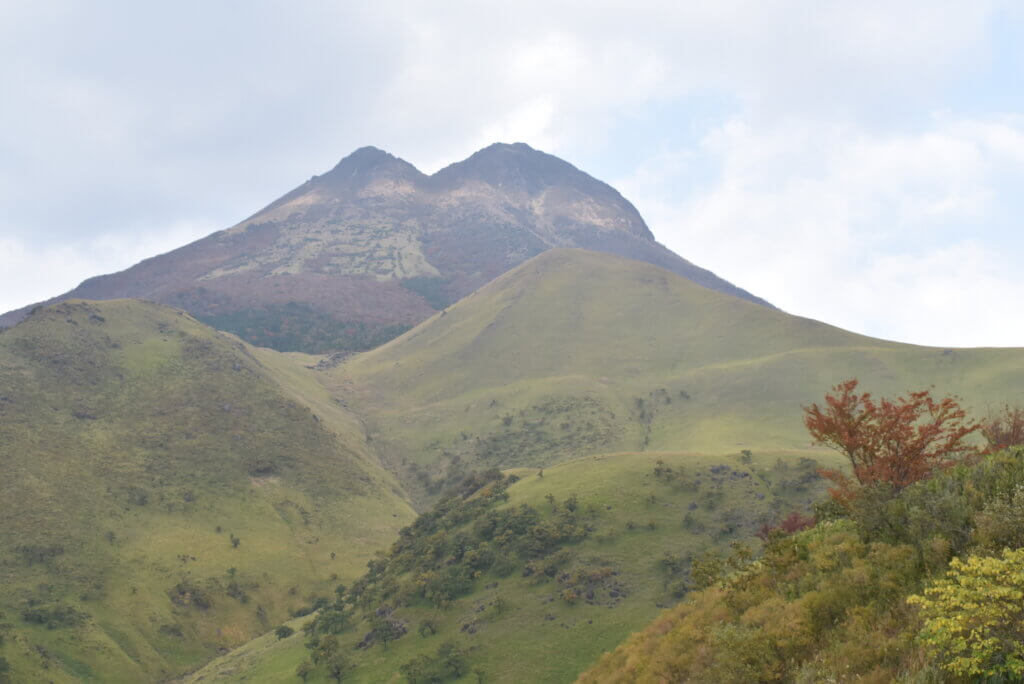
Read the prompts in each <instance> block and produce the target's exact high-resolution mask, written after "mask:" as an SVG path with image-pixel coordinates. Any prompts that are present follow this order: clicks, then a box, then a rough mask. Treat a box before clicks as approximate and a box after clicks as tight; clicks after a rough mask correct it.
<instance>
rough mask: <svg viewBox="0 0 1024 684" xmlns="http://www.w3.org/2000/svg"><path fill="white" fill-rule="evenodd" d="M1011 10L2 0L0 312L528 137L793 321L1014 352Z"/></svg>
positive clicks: (961, 5) (1017, 280)
mask: <svg viewBox="0 0 1024 684" xmlns="http://www.w3.org/2000/svg"><path fill="white" fill-rule="evenodd" d="M1020 6H1021V5H1020V3H999V2H985V1H984V0H970V1H965V2H941V1H936V0H931V1H928V2H916V3H910V2H894V1H893V0H886V1H885V2H874V1H873V0H859V1H857V2H827V3H822V2H809V1H806V0H804V1H801V2H763V1H750V2H741V1H728V0H716V1H715V2H700V3H697V2H679V1H678V0H676V1H673V2H642V1H640V2H638V1H637V0H633V1H632V2H629V3H602V2H597V1H595V0H587V1H586V2H564V3H552V2H525V1H519V2H514V3H507V2H506V3H501V4H498V3H485V2H480V1H473V2H464V3H461V2H447V1H446V2H436V1H435V2H386V1H384V2H374V3H367V2H352V3H344V2H296V1H294V0H292V1H290V2H254V1H245V2H241V1H238V2H209V1H205V2H186V1H176V2H170V3H159V4H157V3H139V2H103V1H102V0H93V1H90V2H61V1H59V0H43V1H41V2H38V3H28V2H15V1H13V0H0V93H2V94H0V102H2V104H0V207H2V210H0V311H6V310H9V309H12V308H15V307H18V306H21V305H25V304H28V303H31V302H34V301H38V300H40V299H44V298H47V297H50V296H53V295H56V294H59V293H61V292H63V291H66V290H68V289H70V288H72V287H74V286H75V285H77V284H78V283H79V282H80V281H81V280H83V279H84V278H86V277H89V276H91V275H96V274H99V273H105V272H110V271H114V270H120V269H123V268H126V267H128V266H130V265H131V264H133V263H135V262H136V261H138V260H139V259H141V258H144V257H147V256H152V255H153V254H156V253H159V252H163V251H167V250H169V249H172V248H174V247H177V246H179V245H182V244H184V243H186V242H189V241H191V240H193V239H195V238H198V237H201V236H203V235H206V234H208V233H210V232H213V231H215V230H219V229H222V228H226V227H228V226H230V225H232V224H234V223H235V222H237V221H239V220H241V219H242V218H244V217H246V216H248V215H249V214H252V213H254V212H255V211H257V210H258V209H260V208H261V207H262V206H264V205H266V204H268V203H269V202H270V201H272V200H273V199H275V198H276V197H278V196H280V195H282V194H284V193H285V192H287V191H288V190H290V189H291V188H293V187H294V186H296V185H298V184H300V183H301V182H303V181H305V180H306V179H308V178H309V177H310V176H311V175H313V174H319V173H322V172H323V171H325V170H327V169H329V168H330V167H331V166H333V165H334V164H335V163H336V162H337V161H338V159H340V158H341V157H343V156H345V155H347V154H348V153H349V152H351V151H352V150H353V149H355V148H357V147H360V146H363V145H376V146H378V147H381V148H383V149H386V150H388V151H389V152H392V153H393V154H395V155H397V156H400V157H402V158H404V159H406V160H408V161H410V162H411V163H413V164H415V165H416V166H417V167H419V168H420V169H421V170H423V171H426V172H432V171H434V170H436V169H438V168H440V167H441V166H443V165H445V164H447V163H450V162H453V161H457V160H459V159H462V158H464V157H466V156H468V155H469V154H470V153H472V152H473V151H475V150H476V149H478V148H480V147H483V146H485V145H487V144H489V143H491V142H495V141H504V142H515V141H523V142H527V143H529V144H530V145H532V146H534V147H536V148H538V149H542V150H544V151H547V152H550V153H552V154H555V155H558V156H560V157H562V158H564V159H566V160H567V161H569V162H571V163H573V164H575V165H576V166H578V167H580V168H581V169H583V170H584V171H587V172H588V173H590V174H591V175H594V176H596V177H598V178H600V179H602V180H604V181H607V182H609V183H611V184H612V185H613V186H615V187H616V188H618V189H619V190H620V191H622V193H623V194H624V195H625V196H626V197H627V198H629V199H630V200H632V201H633V203H634V204H635V205H636V206H637V208H638V209H639V210H640V213H641V214H642V215H643V216H644V218H645V219H646V220H647V222H648V224H649V225H650V227H651V230H652V231H653V232H654V234H655V236H656V237H657V238H658V240H660V241H661V242H663V243H665V244H666V245H667V246H669V247H670V248H671V249H673V250H675V251H676V252H678V253H679V254H681V255H682V256H683V257H685V258H687V259H689V260H691V261H693V262H694V263H697V264H699V265H701V266H704V267H706V268H710V269H711V270H713V271H715V272H716V273H718V274H719V275H721V276H722V277H724V278H726V279H728V280H730V281H732V282H734V283H736V284H737V285H740V286H741V287H744V288H746V289H748V290H750V291H751V292H753V293H755V294H757V295H759V296H762V297H764V298H765V299H768V300H769V301H771V302H772V303H774V304H776V305H777V306H779V307H780V308H782V309H785V310H786V311H789V312H791V313H795V314H800V315H804V316H809V317H812V318H817V319H820V320H823V321H827V322H829V323H833V324H836V325H839V326H842V327H844V328H848V329H851V330H855V331H857V332H864V333H867V334H871V335H875V336H879V337H884V338H889V339H896V340H901V341H907V342H916V343H921V344H932V345H938V346H967V345H1001V346H1024V316H1021V315H1020V311H1021V309H1022V306H1021V303H1022V302H1024V258H1022V257H1024V230H1022V229H1021V216H1022V215H1024V30H1022V29H1024V11H1022V10H1021V9H1019V7H1020Z"/></svg>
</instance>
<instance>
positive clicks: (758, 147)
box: [619, 117, 1024, 346]
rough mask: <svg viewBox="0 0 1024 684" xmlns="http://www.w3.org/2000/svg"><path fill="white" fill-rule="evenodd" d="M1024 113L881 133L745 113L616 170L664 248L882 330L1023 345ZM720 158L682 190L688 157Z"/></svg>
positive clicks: (903, 337)
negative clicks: (1023, 141)
mask: <svg viewBox="0 0 1024 684" xmlns="http://www.w3.org/2000/svg"><path fill="white" fill-rule="evenodd" d="M1021 123H1022V122H1020V121H1016V120H1010V119H1003V120H994V121H993V120H950V119H946V118H944V117H937V118H935V119H934V120H933V122H932V124H931V126H930V128H929V130H926V131H923V132H918V133H913V134H892V135H877V134H872V133H869V132H865V131H863V130H857V129H854V128H852V127H850V126H836V125H822V124H815V123H814V122H802V123H801V124H799V125H798V124H797V123H796V122H790V123H789V124H787V125H784V126H781V127H777V128H774V129H771V130H767V131H766V130H758V131H755V130H754V129H752V128H751V127H750V126H748V125H746V124H744V123H743V122H742V121H739V120H733V121H730V122H727V123H726V124H724V125H723V126H721V127H720V128H719V129H717V130H715V131H712V132H711V133H709V134H708V135H707V136H706V137H705V138H704V139H703V140H702V141H701V144H700V145H699V146H698V147H697V148H696V149H695V150H687V151H684V152H681V153H680V154H679V155H676V156H667V157H665V158H664V160H663V161H662V162H660V163H658V164H657V165H656V166H655V168H653V169H646V170H644V171H643V172H642V173H641V174H640V175H639V176H637V177H636V178H634V179H625V180H623V181H621V182H620V183H619V184H620V185H621V186H622V187H623V188H624V189H625V191H626V193H627V195H628V196H630V197H632V198H633V199H634V200H636V201H637V203H638V204H639V205H640V206H641V207H642V208H643V209H645V214H646V215H647V216H648V219H649V222H650V224H651V226H652V230H653V231H654V232H655V235H657V236H659V238H660V239H662V240H663V241H664V242H665V243H666V244H667V245H668V246H669V247H671V248H673V249H674V250H675V251H677V252H679V253H681V254H684V255H686V256H687V257H688V258H690V259H691V260H693V261H695V262H696V263H698V264H701V265H703V266H705V267H707V268H710V269H711V270H713V271H715V272H717V273H718V274H720V275H722V276H723V277H725V278H727V279H730V280H732V281H733V282H736V283H737V284H739V285H741V286H746V287H748V288H749V289H751V290H753V291H755V292H756V293H757V294H759V295H761V296H763V297H765V298H766V299H768V300H769V301H771V302H773V303H775V304H776V305H778V306H780V307H781V308H783V309H785V310H787V311H790V312H792V313H797V314H800V315H804V316H809V317H812V318H817V319H819V320H824V321H827V322H830V323H834V324H836V325H839V326H841V327H844V328H848V329H851V330H854V331H857V332H864V333H867V334H872V335H876V336H880V337H886V338H890V339H898V340H900V341H905V342H917V343H923V344H933V345H941V346H971V345H998V346H1024V320H1022V319H1019V318H1016V319H1014V320H1007V316H1006V315H1005V311H1003V310H1000V308H999V307H995V306H993V303H994V302H998V301H1024V281H1022V280H1021V279H1020V278H1018V277H1017V276H1016V275H1015V263H1014V262H1015V261H1016V260H1017V257H1018V255H1019V254H1021V253H1024V252H1022V249H1024V238H1022V236H1020V234H1019V231H1017V230H1015V225H1014V223H1015V222H1014V221H1012V218H1011V221H1010V222H1007V221H1006V220H1005V219H1007V217H1014V216H1018V215H1019V214H1020V212H1021V211H1022V210H1024V198H1021V197H1019V193H1018V192H1017V190H1016V186H1014V185H1012V184H1010V187H1006V185H1007V184H1005V183H1004V182H1003V180H1004V179H1005V178H1006V177H1007V176H1009V175H1012V174H1014V173H1016V174H1017V175H1018V176H1020V175H1024V156H1020V155H1019V154H1018V151H1017V149H1018V148H1017V147H1016V146H1015V143H1016V142H1017V141H1018V140H1019V139H1020V136H1021V135H1024V125H1021ZM693 158H698V159H704V160H711V161H712V162H713V163H714V164H715V165H718V167H719V169H720V170H719V172H718V175H717V178H716V179H715V181H714V182H713V183H712V184H711V185H710V186H708V187H705V188H701V189H699V190H697V191H694V192H692V193H687V194H686V195H684V196H679V195H674V194H673V193H672V192H671V189H670V186H669V187H666V186H665V185H662V186H661V187H660V188H657V187H656V186H654V185H652V183H651V179H652V178H662V179H666V178H668V179H671V178H672V177H673V175H678V174H679V173H680V168H681V166H680V164H681V163H682V162H680V160H692V159H693Z"/></svg>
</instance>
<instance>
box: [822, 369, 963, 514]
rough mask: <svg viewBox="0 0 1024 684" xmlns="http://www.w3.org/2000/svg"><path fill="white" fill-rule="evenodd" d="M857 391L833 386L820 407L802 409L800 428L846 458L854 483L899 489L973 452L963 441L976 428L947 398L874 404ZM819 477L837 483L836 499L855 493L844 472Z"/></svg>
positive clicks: (922, 395) (852, 385)
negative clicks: (876, 484) (889, 486)
mask: <svg viewBox="0 0 1024 684" xmlns="http://www.w3.org/2000/svg"><path fill="white" fill-rule="evenodd" d="M856 390H857V380H847V381H846V382H842V383H840V384H838V385H836V386H835V387H833V388H832V394H826V395H825V404H824V406H818V404H811V405H810V406H806V407H804V424H805V425H806V426H807V430H808V431H809V432H810V433H811V436H812V437H813V438H814V441H815V442H816V443H818V444H823V445H825V446H828V447H831V448H833V449H835V450H836V451H838V452H840V453H841V454H843V455H844V456H846V457H847V459H849V461H850V468H851V471H852V473H853V477H854V478H855V479H856V483H857V484H859V485H861V486H864V485H870V484H874V483H879V482H884V483H888V484H890V485H892V487H893V489H895V490H896V491H899V490H901V489H903V488H904V487H906V486H907V485H910V484H913V483H914V482H917V481H918V480H922V479H924V478H926V477H928V476H929V475H931V474H932V473H933V472H934V471H935V470H936V469H937V468H942V467H945V466H948V465H951V464H953V463H956V462H958V461H961V460H963V459H965V458H968V457H970V456H973V455H975V454H976V453H977V449H976V448H975V447H973V446H971V445H969V444H967V443H966V442H965V438H966V437H967V436H968V435H970V434H971V433H973V432H975V431H977V430H979V429H981V425H980V424H979V423H976V422H974V421H970V420H967V414H966V413H965V412H964V410H963V409H962V408H960V405H959V404H958V403H957V402H956V401H955V400H954V399H953V398H952V397H948V396H947V397H944V398H942V399H935V398H933V397H932V396H931V393H930V392H928V391H922V392H911V393H910V394H908V395H907V396H902V397H897V398H896V399H879V400H878V401H876V400H875V399H874V398H872V396H871V394H869V393H867V392H865V393H863V394H859V393H857V391H856ZM821 474H822V475H823V476H824V477H827V478H828V479H830V480H832V481H833V482H835V483H836V485H837V487H836V488H835V489H833V490H830V493H831V494H832V496H833V497H834V498H836V499H837V500H839V501H849V500H850V499H851V498H852V497H854V496H855V495H856V489H857V486H856V484H854V482H853V481H852V480H851V479H850V478H849V477H848V476H847V475H845V474H844V473H841V472H839V471H836V470H824V471H821Z"/></svg>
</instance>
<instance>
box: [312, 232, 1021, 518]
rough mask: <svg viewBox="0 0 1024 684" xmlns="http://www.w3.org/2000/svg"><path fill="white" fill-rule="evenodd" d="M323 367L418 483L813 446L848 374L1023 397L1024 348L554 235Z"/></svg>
mask: <svg viewBox="0 0 1024 684" xmlns="http://www.w3.org/2000/svg"><path fill="white" fill-rule="evenodd" d="M325 375H326V377H325V379H324V380H325V383H326V384H327V385H328V386H329V387H330V388H331V389H332V391H334V392H335V393H336V394H338V395H339V396H342V397H344V399H345V401H346V402H347V403H348V405H349V406H351V407H352V409H353V410H354V411H355V412H357V413H358V414H360V415H361V416H363V417H364V418H365V420H366V424H367V427H368V429H369V432H370V436H371V437H372V439H373V440H374V444H375V446H376V448H377V449H378V451H379V452H380V453H381V455H382V457H383V458H384V459H385V460H386V461H387V462H389V463H390V464H391V465H392V467H394V468H395V469H396V470H397V471H398V472H399V473H400V474H401V475H402V477H403V480H404V482H405V484H406V485H407V486H408V487H409V488H410V490H411V491H413V492H414V493H415V494H416V496H417V497H418V500H419V501H428V500H429V497H430V492H429V488H427V487H425V486H424V484H423V483H422V482H419V481H418V479H419V478H418V477H417V475H418V473H417V472H416V469H415V468H410V464H412V463H415V464H418V466H430V467H435V468H436V467H438V466H439V467H440V468H441V469H442V470H444V469H449V468H451V466H452V464H453V462H454V463H455V466H456V469H460V468H461V469H462V470H465V469H470V468H473V467H478V466H488V465H495V464H496V465H499V466H500V467H509V466H513V465H524V466H533V467H543V466H549V465H551V464H553V463H558V462H561V461H564V460H566V459H569V458H574V457H577V456H581V455H586V454H595V453H605V452H613V451H620V450H679V449H682V450H690V451H702V452H707V453H720V452H728V451H737V450H740V449H743V448H751V449H761V450H763V449H804V448H807V447H808V446H809V445H808V438H807V434H806V431H805V429H804V427H803V424H802V421H801V416H802V411H801V407H802V406H804V405H807V404H809V403H811V402H813V401H821V398H822V396H823V395H824V393H825V391H826V390H828V389H829V388H830V387H831V386H832V385H834V384H836V383H838V382H840V381H842V380H844V379H847V378H850V377H857V378H859V379H860V380H861V384H862V387H863V388H864V389H865V390H867V391H871V392H874V393H875V394H878V395H893V394H898V393H902V392H906V391H908V390H914V389H921V388H927V387H931V386H934V387H935V391H936V392H937V393H939V394H945V393H951V394H956V395H959V396H961V397H962V399H963V404H964V405H965V406H966V407H967V408H968V409H969V410H970V411H971V412H972V413H973V414H974V415H975V416H978V417H981V416H984V415H985V413H986V412H987V411H988V410H989V409H990V408H991V407H998V406H1001V405H1002V404H1003V403H1006V402H1009V403H1010V404H1021V403H1024V350H1020V349H941V348H933V347H920V346H913V345H904V344H897V343H893V342H886V341H882V340H876V339H872V338H869V337H864V336H862V335H856V334H853V333H849V332H846V331H844V330H840V329H838V328H834V327H832V326H828V325H825V324H822V323H818V322H816V321H811V320H808V319H803V318H799V317H796V316H791V315H789V314H786V313H784V312H781V311H777V310H772V309H768V308H766V307H763V306H758V305H755V304H751V303H749V302H746V301H743V300H740V299H737V298H734V297H730V296H727V295H723V294H720V293H718V292H714V291H712V290H708V289H705V288H702V287H700V286H697V285H694V284H693V283H692V282H690V281H688V280H686V279H684V278H681V277H678V276H676V275H674V274H672V273H669V272H667V271H663V270H661V269H658V268H655V267H653V266H650V265H648V264H644V263H641V262H636V261H629V260H626V259H620V258H618V257H613V256H609V255H606V254H597V253H593V252H585V251H581V250H551V251H548V252H545V253H544V254H542V255H540V256H538V257H536V258H535V259H532V260H531V261H529V262H527V263H525V264H523V265H522V266H520V267H518V268H516V269H514V270H512V271H510V272H509V273H506V274H505V275H503V276H501V277H499V278H498V279H496V280H495V281H493V282H492V283H490V284H489V285H487V286H486V287H484V288H481V289H480V290H479V291H478V292H476V293H474V294H473V295H471V296H469V297H467V298H466V299H464V300H462V301H460V302H459V303H457V304H455V305H454V306H452V307H450V308H449V309H448V310H447V312H445V313H444V314H443V315H442V314H438V315H435V316H434V317H433V318H431V319H429V320H428V321H426V322H424V323H423V324H421V325H420V326H418V327H416V328H415V329H413V330H412V331H410V332H408V333H406V334H405V335H403V336H401V337H399V338H397V339H395V340H393V341H391V342H389V343H388V344H385V345H383V346H381V347H379V348H377V349H375V350H373V351H370V352H366V353H363V354H358V355H355V356H353V357H351V358H349V359H348V360H347V361H346V362H345V363H343V364H342V365H340V366H338V367H336V368H335V369H333V370H332V371H330V372H329V373H327V374H325Z"/></svg>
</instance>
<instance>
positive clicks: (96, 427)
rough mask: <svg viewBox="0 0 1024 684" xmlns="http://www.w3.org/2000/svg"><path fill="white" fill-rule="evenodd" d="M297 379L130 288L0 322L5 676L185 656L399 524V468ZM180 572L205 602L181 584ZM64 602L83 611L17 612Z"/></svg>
mask: <svg viewBox="0 0 1024 684" xmlns="http://www.w3.org/2000/svg"><path fill="white" fill-rule="evenodd" d="M300 385H301V383H299V382H298V380H297V379H294V378H291V379H289V375H288V372H287V371H285V370H281V369H280V368H275V367H274V366H273V365H272V364H267V363H265V362H264V361H262V360H261V359H260V357H259V356H258V353H254V352H252V351H250V348H248V347H247V346H246V345H243V344H241V343H239V342H238V341H237V340H234V339H232V338H229V337H226V336H224V335H221V334H219V333H217V332H216V331H213V330H211V329H209V328H207V327H205V326H202V325H201V324H199V323H198V322H196V321H195V320H194V319H192V318H191V317H188V316H186V315H184V314H181V313H179V312H176V311H173V310H170V309H166V308H163V307H159V306H156V305H150V304H144V303H140V302H128V301H113V302H102V303H96V304H92V303H83V302H71V303H65V304H61V305H58V306H56V307H51V308H47V309H44V310H42V311H40V312H38V313H36V314H35V315H34V316H32V317H31V318H30V319H29V320H27V321H26V322H24V323H23V324H21V325H19V326H17V327H15V328H13V329H11V330H8V331H5V332H4V333H3V334H2V335H0V396H3V397H4V399H3V402H2V404H0V407H2V408H0V464H2V467H3V472H4V473H5V477H4V478H3V481H2V482H0V495H2V496H3V498H4V502H5V503H4V525H3V529H2V530H0V552H2V553H0V557H2V560H0V577H2V580H3V581H2V583H0V613H3V617H2V619H0V622H2V623H6V624H8V625H10V629H9V632H8V633H7V635H6V637H5V639H4V646H3V652H2V654H3V656H4V657H6V658H7V660H8V661H9V662H10V664H11V667H12V673H13V675H12V676H13V677H14V679H15V680H16V681H17V680H19V678H21V679H30V678H31V676H30V675H29V673H39V672H42V671H45V672H46V673H47V676H48V677H50V678H51V679H53V680H54V681H62V680H73V681H82V680H86V681H88V680H92V681H126V682H134V681H147V680H155V679H161V678H164V677H167V676H171V675H174V674H177V673H181V672H183V671H188V670H190V669H194V668H195V667H196V666H198V665H200V664H202V663H203V662H205V661H207V660H209V659H210V658H211V657H212V656H214V655H216V653H217V652H218V651H219V650H221V649H227V648H232V647H234V646H237V645H239V644H241V643H244V642H246V641H248V640H249V639H251V638H253V637H254V636H256V635H258V634H261V633H263V632H265V631H266V630H267V629H268V628H269V627H270V626H272V625H274V624H276V623H277V622H279V621H281V620H282V619H284V618H287V617H288V616H289V615H290V614H291V613H292V612H293V611H296V610H298V609H300V608H301V607H302V606H304V605H307V604H308V603H309V601H310V598H309V597H310V594H313V593H317V592H321V593H326V592H330V590H331V588H332V587H333V585H334V584H335V583H336V582H337V581H338V580H337V578H348V577H352V576H354V575H356V574H357V573H358V572H359V571H360V569H361V568H362V567H363V565H364V564H365V562H366V560H367V559H368V558H369V557H371V555H372V554H373V552H374V551H375V550H376V549H378V548H380V547H381V546H383V545H385V544H386V543H387V542H388V540H390V539H391V538H392V537H393V535H394V534H395V532H396V531H397V529H398V528H399V527H401V525H402V524H404V523H405V522H407V521H408V520H409V519H410V517H411V515H412V512H411V509H410V508H409V506H408V504H407V503H406V502H405V500H404V499H402V498H401V497H400V496H398V495H397V494H396V491H397V490H398V487H397V485H396V484H395V482H394V479H393V477H392V476H391V475H390V474H388V473H387V472H386V471H384V470H383V469H382V468H381V467H380V465H379V463H377V462H376V461H375V459H374V458H373V455H372V452H371V451H370V450H369V449H368V448H367V447H366V445H365V441H364V439H363V433H362V431H361V430H359V429H357V428H358V420H356V419H355V418H353V417H352V416H351V415H349V414H347V413H346V412H345V411H344V409H343V408H342V407H340V406H338V405H337V404H336V403H329V402H324V401H322V398H318V397H316V396H315V393H311V396H310V397H309V398H306V397H303V398H301V399H300V398H299V397H297V396H296V395H295V394H294V391H295V390H297V389H299V386H300ZM232 538H237V539H238V540H239V542H238V543H237V545H235V544H233V543H232V541H231V540H232ZM181 583H185V584H186V585H187V586H190V587H198V588H199V589H200V590H201V591H202V592H204V593H205V594H206V595H207V596H208V597H209V598H210V602H211V605H210V606H209V607H205V608H204V607H199V606H197V604H195V603H190V602H189V601H188V600H181V597H177V602H176V597H174V596H172V593H173V589H174V587H175V586H177V585H179V584H181ZM68 607H70V608H72V609H73V610H74V611H77V612H78V613H80V614H82V615H84V616H86V617H85V619H84V621H83V622H82V623H81V624H80V625H77V626H76V625H68V626H62V625H60V624H52V625H51V626H49V627H48V626H46V625H33V624H31V623H29V622H27V621H26V620H25V619H24V618H23V615H24V614H26V611H28V610H30V609H31V610H36V609H39V610H44V611H50V612H53V611H58V612H59V611H61V610H65V609H66V608H68ZM47 614H49V613H47ZM55 614H56V613H55ZM32 676H34V674H33V675H32Z"/></svg>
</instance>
